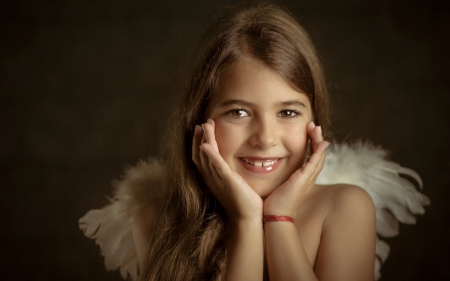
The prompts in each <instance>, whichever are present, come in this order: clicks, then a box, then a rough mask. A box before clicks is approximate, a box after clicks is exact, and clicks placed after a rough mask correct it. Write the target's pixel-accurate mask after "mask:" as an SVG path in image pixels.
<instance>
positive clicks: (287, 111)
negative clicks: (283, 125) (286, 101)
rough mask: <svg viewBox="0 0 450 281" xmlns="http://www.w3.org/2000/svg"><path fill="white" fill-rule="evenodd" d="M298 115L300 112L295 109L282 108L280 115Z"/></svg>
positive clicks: (285, 116)
mask: <svg viewBox="0 0 450 281" xmlns="http://www.w3.org/2000/svg"><path fill="white" fill-rule="evenodd" d="M297 115H299V114H298V113H297V112H295V111H293V110H282V111H281V112H280V116H281V117H283V118H289V117H295V116H297Z"/></svg>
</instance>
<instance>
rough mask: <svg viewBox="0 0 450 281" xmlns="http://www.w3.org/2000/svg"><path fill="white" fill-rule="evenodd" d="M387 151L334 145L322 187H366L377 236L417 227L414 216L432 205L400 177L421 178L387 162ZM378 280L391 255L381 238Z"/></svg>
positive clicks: (329, 151) (362, 145) (358, 144)
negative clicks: (401, 226)
mask: <svg viewBox="0 0 450 281" xmlns="http://www.w3.org/2000/svg"><path fill="white" fill-rule="evenodd" d="M386 154H387V152H386V151H385V150H383V149H381V148H379V147H374V146H372V145H370V144H369V143H363V142H356V143H354V144H352V145H350V144H346V143H343V144H331V145H330V146H329V147H328V149H327V157H326V160H325V165H324V167H323V169H322V171H321V173H320V174H319V177H318V179H317V183H318V184H335V183H348V184H353V185H357V186H360V187H362V188H363V189H365V190H366V191H367V192H368V193H369V195H370V196H371V197H372V199H373V201H374V204H375V208H376V220H377V234H378V235H379V236H382V237H393V236H396V235H398V233H399V232H398V228H399V222H401V223H405V224H414V223H415V222H416V218H415V216H414V215H417V214H423V213H424V212H425V209H424V206H426V205H428V204H430V201H429V199H428V197H427V196H425V195H424V194H422V193H420V192H419V191H417V189H416V188H415V187H414V185H413V184H412V183H411V182H410V181H408V180H406V179H405V178H403V177H400V175H406V176H409V177H411V178H412V179H414V180H416V181H417V183H418V184H419V186H420V188H422V180H421V179H420V176H419V175H418V174H417V173H416V172H414V171H413V170H411V169H408V168H405V167H402V166H400V165H399V164H397V163H394V162H391V161H388V160H386ZM376 246H377V248H376V255H377V258H376V264H375V280H378V279H379V278H380V276H381V275H380V269H381V264H382V263H384V262H385V260H386V259H387V257H388V255H389V245H388V244H387V243H386V242H384V241H382V240H380V239H379V238H378V239H377V245H376Z"/></svg>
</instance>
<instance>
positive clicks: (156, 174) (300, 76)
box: [80, 5, 427, 280]
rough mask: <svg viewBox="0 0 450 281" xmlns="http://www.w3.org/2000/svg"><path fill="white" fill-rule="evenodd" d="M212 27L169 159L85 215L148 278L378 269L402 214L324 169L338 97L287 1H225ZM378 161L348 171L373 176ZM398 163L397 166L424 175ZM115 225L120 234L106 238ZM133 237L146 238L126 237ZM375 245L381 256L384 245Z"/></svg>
mask: <svg viewBox="0 0 450 281" xmlns="http://www.w3.org/2000/svg"><path fill="white" fill-rule="evenodd" d="M205 38H206V39H205V40H204V41H203V43H202V44H201V49H200V53H199V54H198V55H197V56H196V59H197V61H195V62H194V63H193V64H192V69H191V71H190V72H189V74H188V75H187V79H186V85H185V89H184V92H183V93H182V96H181V98H180V103H179V104H178V106H177V107H176V112H175V113H174V115H173V117H172V119H171V123H170V126H169V134H168V136H167V137H166V141H165V144H166V146H165V150H164V152H163V157H164V161H163V162H164V167H163V168H161V167H160V166H158V164H157V163H150V164H147V163H141V165H140V166H138V167H137V168H135V169H134V170H130V171H129V172H128V174H127V176H126V178H125V179H124V180H123V181H122V183H120V184H119V187H118V193H117V194H116V197H115V199H116V200H115V201H114V202H113V203H112V204H111V205H110V206H108V207H106V208H104V209H103V210H96V211H91V213H88V214H87V215H86V216H85V217H84V218H83V219H81V220H80V224H82V227H83V228H84V229H85V232H86V235H88V236H90V237H93V238H96V239H97V243H99V244H100V246H101V247H102V250H103V254H104V255H105V258H106V259H105V263H106V265H107V268H108V267H109V268H114V267H115V268H117V267H120V268H121V271H122V273H123V276H126V275H130V276H131V277H132V278H133V279H134V278H135V275H136V274H137V272H136V255H137V258H138V262H139V268H140V274H139V275H140V280H373V279H374V266H375V257H376V255H375V250H376V243H377V237H376V231H377V229H376V227H378V232H380V231H381V232H383V229H388V230H387V231H389V230H391V229H392V228H394V229H395V225H392V222H391V221H392V216H391V215H390V214H385V213H383V212H382V211H377V212H378V213H377V216H379V222H378V224H379V225H378V226H376V211H375V210H376V209H375V206H374V201H375V203H376V204H377V202H378V201H380V200H378V199H379V194H382V192H380V191H375V193H374V194H372V193H371V189H370V187H364V189H365V190H364V189H362V188H360V187H358V186H356V185H353V184H355V183H356V184H358V183H359V182H358V181H357V180H347V181H345V180H344V181H342V182H346V183H350V184H343V183H340V182H341V179H340V178H336V179H331V180H330V179H326V180H324V181H323V182H327V183H333V184H329V185H319V184H318V182H317V179H318V176H319V173H320V172H321V171H322V168H323V166H324V163H325V155H326V150H327V147H328V145H329V143H328V142H327V141H325V140H324V137H325V136H327V134H328V126H329V118H328V103H329V101H328V95H327V90H326V86H325V81H324V76H323V73H322V69H321V66H320V63H319V61H318V58H317V55H316V52H315V49H314V47H313V45H312V43H311V41H310V39H309V36H308V35H307V33H306V32H305V31H304V29H303V28H302V27H301V26H300V25H299V24H298V23H297V22H296V21H295V20H294V19H293V17H292V16H291V15H290V14H289V13H287V12H286V11H284V10H282V9H280V8H278V7H276V6H273V5H258V6H252V7H247V8H238V9H228V10H226V11H224V12H223V13H222V14H220V15H219V16H218V17H217V18H216V20H215V22H214V23H213V25H212V27H211V28H210V29H209V31H208V33H207V34H206V37H205ZM343 149H344V150H345V149H346V148H345V147H344V148H343ZM357 149H358V148H355V149H354V151H355V150H357ZM359 149H362V151H363V152H364V147H362V146H361V147H360V148H359ZM365 151H366V152H367V149H366V150H365ZM372 151H374V149H373V148H372ZM350 153H351V152H347V154H350ZM344 154H345V153H344ZM369 154H370V152H368V153H366V155H369ZM379 154H380V153H378V155H377V156H376V157H378V158H377V159H378V161H380V160H379V159H380V155H379ZM366 155H365V156H366ZM382 156H383V155H382ZM381 158H383V157H381ZM354 159H355V158H354ZM360 159H361V157H360ZM368 159H371V158H368ZM331 161H334V160H333V158H332V159H331ZM381 161H384V162H383V164H386V163H388V164H389V165H391V166H392V163H391V162H387V161H385V160H381ZM327 162H329V161H328V160H327ZM327 165H334V166H335V167H336V169H339V168H340V167H341V165H339V164H327ZM370 167H372V166H370V165H369V166H367V167H366V168H361V167H358V166H356V167H353V168H349V169H347V172H345V171H344V173H343V174H345V173H347V174H349V173H351V172H349V170H350V169H355V171H356V172H358V173H359V172H361V170H364V169H366V170H364V171H363V172H361V173H359V175H358V176H361V175H363V176H364V175H366V177H368V176H367V174H368V173H371V172H372V171H370V172H368V171H369V168H370ZM395 167H396V169H395V170H392V169H391V173H392V171H394V173H395V176H398V173H400V172H403V173H408V174H409V175H411V176H413V177H415V178H416V179H418V180H419V181H420V178H419V177H418V175H417V174H415V173H414V172H412V171H408V170H406V169H402V168H401V167H399V166H395ZM336 169H335V170H336ZM358 169H359V170H358ZM380 170H381V169H380ZM324 172H325V171H324ZM364 172H365V173H366V174H363V173H364ZM379 173H381V172H379ZM332 174H333V173H332V172H328V173H327V174H325V176H327V175H328V176H330V175H332ZM335 174H336V175H337V176H339V175H341V174H342V173H340V172H339V171H338V170H336V171H335ZM321 175H322V174H321ZM353 178H355V177H353ZM397 182H401V184H402V186H403V187H402V188H403V189H404V190H407V191H403V193H402V194H396V195H395V194H391V195H389V196H390V198H391V200H393V201H397V203H396V204H397V205H396V206H400V208H398V210H396V207H395V206H394V207H392V209H391V212H393V213H394V215H396V218H397V219H398V220H400V221H402V222H408V219H409V218H410V216H411V215H410V214H409V216H408V215H405V214H406V213H409V212H412V213H413V214H415V213H421V212H423V208H422V205H425V204H426V203H427V199H426V197H424V196H422V195H421V194H420V193H418V192H417V191H416V190H415V189H413V188H412V187H411V186H410V184H409V183H404V182H403V181H400V180H397ZM352 183H353V184H352ZM369 185H370V184H369ZM404 186H406V187H404ZM402 188H400V189H402ZM380 190H383V189H382V188H381V189H380ZM368 192H369V193H370V195H369V193H368ZM156 194H157V195H156ZM405 194H406V195H405ZM377 196H378V197H377ZM389 196H387V197H389ZM396 196H397V197H396ZM381 197H383V195H382V196H381ZM402 197H403V198H402ZM398 198H400V199H398ZM405 200H407V201H409V202H408V204H409V205H407V203H406V202H404V201H405ZM412 201H413V203H411V202H412ZM384 202H387V201H386V200H385V201H384ZM398 202H402V203H398ZM114 204H116V205H115V207H114ZM117 204H119V205H117ZM379 205H380V204H378V205H377V206H376V207H377V208H378V207H379ZM384 207H385V206H383V208H384ZM108 208H109V209H108ZM114 208H115V209H114ZM113 209H114V210H113ZM118 210H119V211H118ZM124 210H126V212H124ZM392 210H394V211H392ZM405 210H406V211H405ZM106 213H108V218H107V219H105V216H106V215H105V214H106ZM113 213H114V215H111V214H113ZM111 221H114V223H112V222H111ZM386 221H387V224H389V223H391V224H390V225H389V226H387V227H386V225H383V222H386ZM394 221H395V222H394V224H395V223H397V224H398V222H397V221H396V220H394ZM118 222H120V223H122V225H120V224H119V223H118ZM380 222H381V226H380ZM102 224H103V225H102ZM125 224H126V225H127V226H125ZM130 224H133V236H132V237H130V235H131V234H130V233H131V232H130ZM99 226H101V227H99ZM113 226H114V227H113ZM383 227H385V228H383ZM114 231H116V232H119V233H120V234H118V235H117V237H119V238H120V239H119V238H108V239H106V240H105V238H104V237H105V236H108V235H113V234H111V233H112V232H114ZM385 232H386V231H385ZM108 233H109V234H108ZM385 236H389V233H388V235H385ZM102 237H103V238H102ZM127 239H128V240H127ZM130 239H132V240H131V242H130ZM130 245H131V246H134V247H135V249H136V250H135V251H134V250H133V249H127V250H118V249H124V248H126V247H131V246H130ZM383 247H384V249H383ZM378 248H379V249H377V254H378V255H379V256H380V258H381V259H382V260H383V261H384V259H385V258H386V256H387V251H388V249H387V250H386V245H385V244H379V247H378ZM119 252H120V253H121V254H119ZM114 255H116V256H115V257H114ZM108 259H109V260H108ZM378 263H379V261H378ZM378 270H379V268H377V269H376V270H375V272H378Z"/></svg>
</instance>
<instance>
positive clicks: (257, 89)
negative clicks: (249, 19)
mask: <svg viewBox="0 0 450 281" xmlns="http://www.w3.org/2000/svg"><path fill="white" fill-rule="evenodd" d="M230 99H231V100H246V101H249V102H251V103H254V104H279V103H283V102H286V101H292V100H299V101H300V102H302V103H304V104H305V105H306V107H307V108H309V109H310V108H311V106H310V102H309V98H308V97H307V96H306V94H304V93H302V92H301V91H298V90H296V89H294V88H292V87H291V86H290V85H289V84H288V83H287V82H286V81H285V79H284V78H283V77H281V75H279V74H278V73H277V72H275V71H273V70H272V69H270V68H268V67H267V66H265V65H264V64H263V63H261V62H259V61H257V60H254V59H245V60H241V61H238V62H236V63H233V64H232V65H230V66H229V67H228V68H227V69H226V70H225V71H224V73H223V74H222V75H221V77H220V79H219V84H218V87H217V89H216V91H214V93H213V94H212V96H211V100H210V102H209V104H210V105H211V106H214V105H217V104H220V103H222V102H224V101H226V100H230Z"/></svg>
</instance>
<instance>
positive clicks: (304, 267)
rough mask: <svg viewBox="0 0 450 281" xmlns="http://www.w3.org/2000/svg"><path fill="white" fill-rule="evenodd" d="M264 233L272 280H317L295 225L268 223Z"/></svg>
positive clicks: (265, 225) (265, 224)
mask: <svg viewBox="0 0 450 281" xmlns="http://www.w3.org/2000/svg"><path fill="white" fill-rule="evenodd" d="M264 232H265V234H266V253H267V266H268V268H269V276H270V280H277V281H282V280H302V281H308V280H317V278H316V276H315V274H314V271H313V269H312V266H311V264H310V263H309V261H308V257H307V256H306V252H305V250H304V249H303V245H302V242H301V240H300V237H299V236H298V232H297V229H296V227H295V225H294V224H293V223H290V222H266V223H264Z"/></svg>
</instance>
